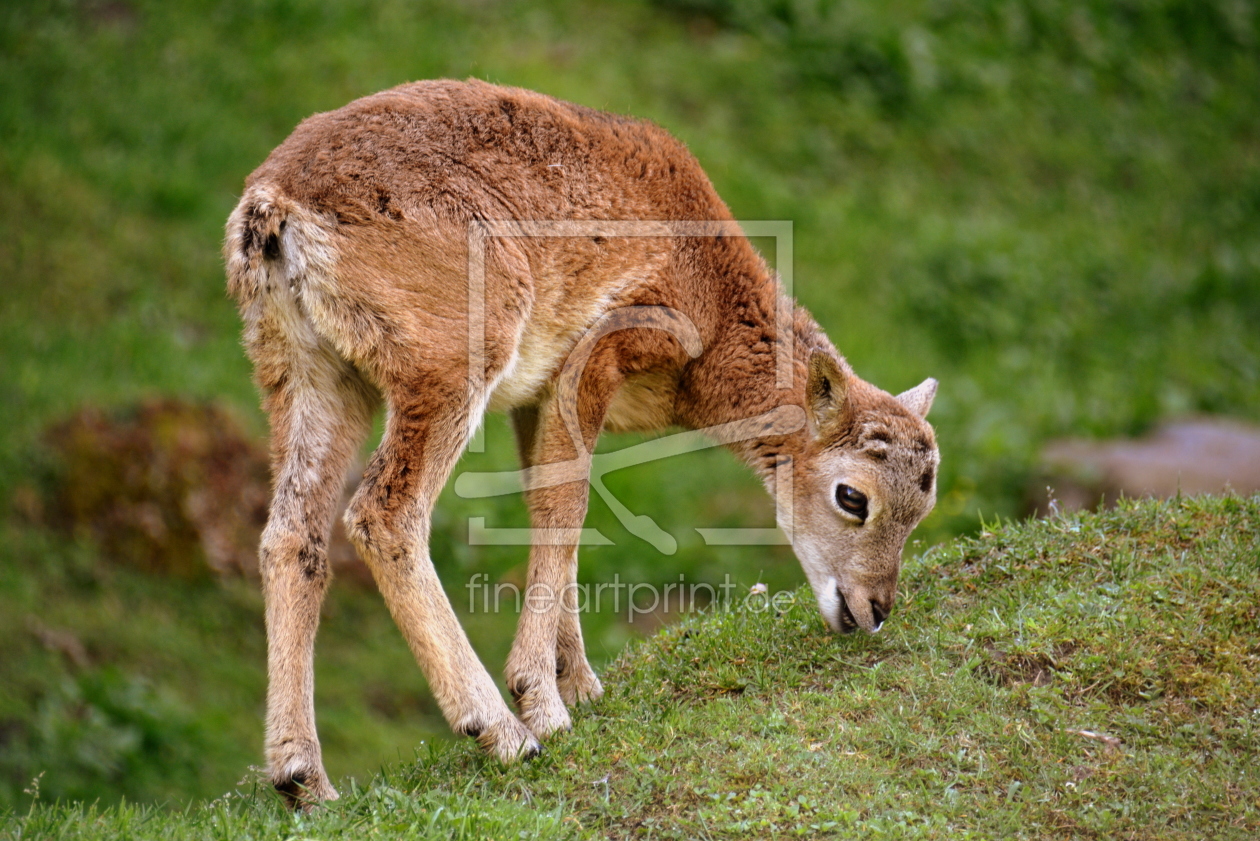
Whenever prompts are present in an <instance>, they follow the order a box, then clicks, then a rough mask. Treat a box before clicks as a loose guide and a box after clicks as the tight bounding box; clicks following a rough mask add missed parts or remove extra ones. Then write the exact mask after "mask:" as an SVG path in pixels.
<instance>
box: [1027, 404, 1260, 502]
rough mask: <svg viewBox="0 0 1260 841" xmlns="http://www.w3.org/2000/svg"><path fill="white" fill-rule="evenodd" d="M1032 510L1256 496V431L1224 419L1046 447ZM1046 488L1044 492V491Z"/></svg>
mask: <svg viewBox="0 0 1260 841" xmlns="http://www.w3.org/2000/svg"><path fill="white" fill-rule="evenodd" d="M1042 465H1043V473H1042V475H1041V476H1040V478H1039V479H1038V481H1037V483H1036V484H1037V487H1036V489H1035V490H1034V492H1033V493H1032V494H1031V502H1032V505H1031V506H1030V507H1032V508H1033V509H1034V510H1036V512H1037V513H1039V514H1046V513H1049V512H1050V511H1051V510H1052V509H1051V504H1050V503H1051V499H1052V498H1053V500H1054V502H1055V504H1056V505H1057V507H1058V509H1060V510H1076V509H1081V508H1093V507H1095V506H1096V505H1098V504H1099V503H1114V502H1115V501H1116V499H1118V498H1119V497H1120V496H1121V495H1124V496H1126V497H1142V496H1155V497H1171V496H1175V495H1176V494H1177V493H1183V494H1202V493H1221V492H1223V491H1227V490H1233V491H1235V492H1237V493H1240V494H1253V493H1257V492H1260V427H1256V426H1252V425H1249V424H1245V423H1242V422H1240V421H1235V420H1228V419H1224V418H1195V419H1190V420H1183V421H1177V422H1173V423H1169V424H1166V425H1164V426H1162V427H1160V428H1159V429H1157V430H1155V431H1154V432H1153V433H1151V434H1150V435H1148V436H1146V437H1144V438H1139V439H1135V440H1125V441H1085V440H1079V439H1064V440H1059V441H1053V442H1051V443H1050V444H1049V445H1047V447H1046V449H1045V451H1044V452H1043V455H1042ZM1047 488H1048V490H1047Z"/></svg>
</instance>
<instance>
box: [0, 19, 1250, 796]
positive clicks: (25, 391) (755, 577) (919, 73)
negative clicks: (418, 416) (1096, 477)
mask: <svg viewBox="0 0 1260 841" xmlns="http://www.w3.org/2000/svg"><path fill="white" fill-rule="evenodd" d="M439 76H451V77H466V76H476V77H479V78H482V79H487V80H490V81H494V82H499V83H504V84H511V85H518V86H522V87H529V88H534V89H537V90H541V91H544V92H546V93H549V94H552V95H554V96H557V97H561V98H564V99H569V100H572V101H576V102H579V103H582V104H585V105H589V106H593V107H596V108H602V109H607V110H612V111H617V112H622V113H628V114H633V115H636V116H639V117H645V118H649V119H652V120H654V121H656V122H658V123H660V124H661V125H663V126H664V127H666V128H667V129H669V130H670V131H672V132H673V133H675V134H676V135H677V136H679V137H680V138H682V139H683V140H684V141H685V142H686V143H687V144H688V145H689V146H690V148H691V149H692V151H693V152H694V153H695V154H696V156H697V157H698V158H699V160H700V162H701V163H702V164H703V165H704V167H705V168H706V170H707V171H708V173H709V175H710V177H711V178H712V179H713V181H714V183H715V185H716V186H717V189H718V191H719V193H721V194H722V196H723V197H724V198H725V199H726V200H727V202H728V203H729V204H730V206H731V208H732V210H733V212H734V213H735V215H736V217H738V218H741V219H787V220H791V221H792V222H793V223H794V234H795V236H794V249H795V253H794V258H795V259H794V264H793V269H794V276H795V293H796V295H797V297H798V298H799V299H800V300H801V302H802V303H804V304H805V305H806V306H808V307H809V308H810V309H811V310H812V311H813V312H814V314H815V315H816V317H817V318H818V320H819V322H820V323H821V324H822V325H823V326H824V328H825V329H826V330H827V331H828V333H829V334H830V336H831V337H832V339H833V340H834V341H835V343H836V345H837V346H838V347H839V348H840V350H841V351H842V352H843V353H844V354H846V355H847V357H848V358H849V360H850V361H851V362H852V363H853V365H854V366H855V368H856V369H857V371H858V372H859V373H860V374H861V375H863V376H864V377H865V378H867V379H869V380H871V381H873V382H875V383H876V384H878V385H881V386H883V387H884V388H886V389H888V390H890V391H893V392H896V391H899V390H901V389H904V388H908V387H910V386H913V385H915V384H916V383H918V382H919V381H921V380H922V379H923V378H924V377H925V376H929V375H931V376H935V377H937V378H938V379H939V380H940V382H941V391H940V394H939V396H938V398H937V402H936V405H935V407H934V409H933V412H932V417H931V420H932V421H933V423H934V424H935V425H936V427H937V430H938V436H939V439H940V442H941V451H942V459H943V464H942V473H941V482H940V499H939V504H938V507H937V511H936V512H935V513H934V514H933V515H932V517H931V518H930V519H929V520H928V521H927V522H926V523H925V524H924V525H923V526H922V527H921V529H920V530H919V532H917V533H916V535H915V539H916V540H917V541H919V542H918V543H916V544H915V545H913V546H912V547H911V549H910V551H914V552H917V551H919V550H921V549H922V548H923V547H924V546H925V545H927V544H929V543H932V542H937V541H940V540H943V539H946V538H948V537H949V536H951V535H954V534H958V533H961V532H965V531H968V530H974V529H976V528H977V527H978V526H979V523H980V517H981V516H984V517H987V518H989V519H992V518H994V517H1013V516H1020V515H1021V514H1022V512H1023V510H1024V504H1025V499H1026V495H1027V493H1028V491H1029V483H1030V481H1031V480H1032V477H1033V475H1034V470H1035V465H1036V460H1037V452H1038V447H1039V445H1040V444H1041V443H1042V442H1044V441H1045V440H1047V439H1049V438H1051V437H1054V436H1059V435H1064V434H1075V435H1090V436H1108V435H1118V434H1130V433H1136V432H1140V431H1142V430H1144V429H1146V428H1148V427H1149V426H1151V425H1152V424H1154V423H1156V422H1157V421H1159V420H1160V419H1163V418H1166V417H1170V416H1176V415H1184V414H1189V413H1200V412H1209V413H1220V414H1229V415H1233V416H1237V417H1242V418H1250V419H1253V420H1256V419H1260V329H1258V328H1260V96H1258V92H1260V12H1258V10H1257V4H1256V3H1254V2H1249V0H889V2H883V3H874V2H870V3H859V2H790V0H780V2H773V0H750V2H739V3H737V2H721V0H661V1H660V2H656V3H651V2H638V1H637V0H613V1H612V2H595V0H589V2H579V1H578V0H573V1H572V2H565V1H564V0H556V2H529V3H527V2H494V0H479V2H473V3H457V2H449V3H442V2H414V0H406V1H404V0H376V2H362V1H361V0H344V1H343V2H331V0H328V1H327V2H319V1H318V0H253V1H252V2H246V1H245V0H239V1H238V2H196V0H193V1H192V2H181V3H162V2H156V0H134V2H122V0H113V1H111V2H89V1H88V0H57V2H52V1H51V0H44V1H43V2H40V1H38V0H27V2H20V3H8V4H5V5H4V7H3V9H0V278H2V279H3V281H2V282H3V290H4V294H3V296H0V371H2V372H3V373H2V374H0V498H3V499H4V500H5V501H6V514H5V516H4V518H3V520H2V521H0V639H3V640H4V645H3V650H2V653H0V688H2V691H0V805H5V804H7V805H8V806H17V805H18V804H20V803H23V802H26V801H28V800H29V795H26V794H23V790H24V789H27V788H30V787H31V782H32V779H33V778H34V777H36V775H38V774H40V773H41V772H42V773H43V776H42V778H41V779H40V783H39V786H40V791H41V795H40V796H41V797H42V798H44V799H53V798H56V797H75V798H89V799H96V798H100V799H102V800H104V801H110V800H115V799H117V798H119V797H123V796H125V797H128V798H132V799H141V800H161V801H168V802H180V801H183V800H186V799H189V798H192V797H208V796H215V795H217V794H220V793H222V792H223V791H225V790H227V789H228V788H230V787H231V786H232V785H233V784H234V783H236V782H237V781H238V780H239V779H241V778H242V777H248V775H249V774H250V772H249V771H248V766H250V765H251V764H260V763H261V756H260V753H261V738H262V737H261V713H262V698H263V691H264V673H263V664H264V640H263V634H262V610H261V599H260V597H259V595H258V593H257V587H256V584H254V583H253V582H251V581H249V580H247V579H226V580H215V579H213V578H207V579H200V580H198V579H185V578H172V577H167V576H154V575H151V574H145V573H142V572H139V571H137V570H135V569H134V568H132V567H129V566H128V565H127V564H126V563H124V562H123V561H125V560H126V559H124V558H117V557H111V556H110V554H109V553H107V552H104V551H102V550H101V548H100V547H99V546H97V545H96V544H94V543H93V542H92V541H91V540H90V539H87V538H85V537H84V536H82V535H81V534H80V535H78V536H74V535H67V534H65V533H63V532H60V531H57V530H56V529H54V528H52V527H51V526H49V525H48V524H47V523H46V522H44V521H42V520H41V518H40V517H39V516H38V511H37V509H38V508H39V503H38V500H39V499H40V498H41V495H42V494H45V493H46V492H47V488H46V486H47V484H48V483H49V482H51V481H52V479H51V478H50V476H52V475H53V473H54V472H55V471H54V470H53V469H52V468H50V467H49V456H48V454H47V452H46V449H47V448H46V445H45V443H44V442H45V441H46V437H45V432H44V430H45V429H47V428H48V427H49V425H50V424H54V423H56V422H57V421H59V420H61V419H62V418H64V417H66V416H67V415H69V414H70V413H72V412H74V411H76V410H77V409H79V408H80V407H82V406H84V405H95V406H101V407H105V408H107V409H109V408H122V407H128V406H132V405H134V404H135V403H136V402H137V401H138V400H140V399H143V398H147V397H152V396H154V395H173V396H180V397H184V398H189V399H212V400H215V401H218V402H220V403H221V404H224V405H225V406H227V407H228V408H229V409H230V410H232V411H233V412H234V413H235V414H236V415H237V416H239V417H240V418H241V419H242V422H243V423H244V424H245V426H246V428H247V429H249V430H250V432H251V434H252V435H253V436H254V437H255V438H256V439H257V440H259V441H261V440H262V439H263V437H264V435H265V425H264V423H263V419H262V416H261V414H260V412H259V411H258V409H257V396H256V394H255V392H254V390H253V387H252V385H251V383H250V373H249V366H248V364H247V362H246V360H245V358H244V355H243V353H242V351H241V349H240V346H239V343H238V322H237V317H236V313H235V311H234V309H233V307H232V305H231V304H230V302H229V301H228V300H227V298H226V296H225V294H224V291H223V279H222V266H221V263H220V257H219V243H220V240H221V236H222V226H223V222H224V220H225V219H226V216H227V214H228V212H229V211H230V210H231V208H232V207H233V205H234V203H235V199H236V197H237V195H238V194H239V191H240V189H241V186H242V183H243V179H244V177H245V176H246V175H247V174H248V173H249V172H250V171H251V170H252V169H253V168H254V167H255V166H256V165H257V164H258V163H260V162H261V161H262V159H263V158H264V157H265V156H266V155H267V153H268V152H269V151H270V150H271V148H272V147H274V146H275V145H276V144H278V143H279V142H280V141H281V140H283V139H284V137H285V136H286V135H287V134H288V133H289V131H290V130H291V129H292V128H293V126H294V125H295V124H296V123H297V122H298V121H299V120H301V119H302V118H303V117H305V116H307V115H309V114H311V113H313V112H316V111H322V110H328V109H332V108H336V107H338V106H340V105H342V104H344V103H346V102H347V101H349V100H351V99H353V98H355V97H358V96H362V95H365V94H368V93H371V92H373V91H376V90H379V89H382V88H385V87H389V86H392V85H395V84H398V83H401V82H404V81H408V80H413V79H421V78H430V77H439ZM486 440H487V451H486V453H484V454H479V455H475V456H468V457H466V458H465V460H464V461H463V462H462V463H461V466H460V468H459V470H466V469H495V470H502V469H510V468H512V467H513V466H514V464H515V459H514V456H513V454H512V445H511V435H510V432H509V430H508V427H507V424H506V423H505V421H504V420H503V419H502V418H498V417H492V418H490V419H489V421H488V423H487V432H486ZM634 440H635V439H633V438H629V437H621V438H616V439H609V440H605V442H604V444H603V447H604V449H613V448H618V447H621V446H626V445H627V444H629V443H633V441H634ZM609 486H610V488H611V489H612V490H613V491H614V492H615V493H616V494H617V496H618V498H619V499H621V500H622V501H623V502H624V503H626V504H627V505H628V506H629V507H630V508H631V509H632V510H633V511H634V512H635V513H641V514H648V515H650V516H652V517H653V518H654V519H655V520H656V521H657V522H658V523H659V524H660V525H661V526H662V527H663V528H665V529H666V530H668V531H670V532H671V533H672V534H673V535H674V536H675V537H676V538H677V540H678V542H679V549H678V552H677V553H676V554H675V555H673V556H663V555H661V554H660V553H659V552H657V551H656V550H655V549H653V548H652V547H651V546H649V545H648V544H647V543H644V542H643V541H641V540H639V539H637V538H635V537H633V536H631V535H629V534H628V533H627V532H626V531H625V530H624V529H623V528H622V527H621V526H620V525H619V524H618V523H617V521H616V519H615V518H614V517H613V516H612V515H611V513H610V512H609V511H608V510H607V508H606V507H605V506H604V505H603V503H602V502H600V501H598V500H595V499H593V502H592V511H591V516H590V519H589V521H588V524H589V525H592V526H595V527H597V528H599V529H600V530H601V531H603V532H604V533H605V534H606V535H608V536H610V537H611V538H612V539H613V540H614V542H615V544H616V545H614V546H609V547H601V548H592V549H589V550H586V551H584V552H583V561H582V573H581V574H582V578H583V580H586V581H608V580H611V578H612V576H613V574H614V573H617V574H619V575H620V576H621V579H622V580H639V581H645V582H651V583H664V582H670V581H676V580H677V577H678V575H679V574H684V575H686V576H687V579H688V580H689V581H713V582H720V581H721V580H722V576H723V575H725V574H727V573H729V574H730V575H731V577H732V579H733V580H734V581H736V582H738V583H739V584H741V585H742V586H745V587H746V586H748V585H751V584H752V583H754V582H757V581H762V582H765V583H767V584H769V585H770V587H771V589H772V590H774V589H778V588H780V587H793V586H796V585H797V584H798V583H799V582H801V581H803V576H802V574H801V573H800V570H799V568H798V566H797V564H796V562H795V561H794V560H793V559H792V557H791V554H790V552H789V551H788V550H786V549H785V548H783V547H762V548H757V547H751V548H716V547H708V546H705V545H704V542H703V541H702V540H701V539H700V537H699V535H698V534H697V533H696V532H695V530H694V527H695V526H702V527H704V526H769V525H771V523H772V520H773V513H772V507H771V502H770V500H769V499H768V498H767V497H766V496H765V494H764V493H763V492H762V491H761V489H760V487H759V486H758V485H757V483H756V482H755V481H754V480H753V479H752V477H751V476H750V475H749V474H748V473H747V471H745V470H744V469H743V468H742V467H740V466H739V465H738V464H736V463H735V461H734V460H733V459H732V458H730V457H729V456H728V455H727V454H725V453H724V452H720V451H707V452H702V453H697V454H694V455H691V456H687V457H680V458H676V459H671V460H669V461H666V462H659V463H653V464H649V465H643V466H640V467H636V468H632V469H628V470H625V471H621V472H619V473H618V474H616V475H613V476H611V477H609ZM32 500H35V501H34V502H32ZM32 509H36V510H35V513H32ZM470 516H471V517H485V518H486V523H487V525H490V526H523V525H525V524H526V517H525V513H524V508H523V505H522V504H521V501H520V499H519V498H518V497H504V498H497V499H491V500H462V499H459V498H458V497H456V496H455V495H454V494H453V493H452V492H450V489H449V488H448V491H447V493H446V494H445V495H444V497H443V499H442V501H441V503H440V507H439V515H438V518H437V520H436V527H435V537H434V555H435V561H436V563H437V564H438V567H439V571H440V572H441V574H442V576H443V578H444V580H445V581H446V583H447V586H448V591H449V592H450V593H451V596H452V600H453V601H454V602H455V604H456V607H457V608H458V609H460V610H461V611H465V610H466V608H467V598H466V595H465V591H464V590H463V587H464V584H465V583H466V582H467V580H468V578H469V576H471V575H473V574H475V573H477V572H481V573H485V574H487V575H488V576H489V577H490V579H491V580H493V581H500V580H509V581H510V580H519V579H520V578H521V577H522V576H523V566H522V565H523V563H524V560H525V551H524V549H523V548H520V547H480V546H475V547H470V546H469V545H468V541H467V530H468V518H469V517H470ZM901 619H902V621H914V622H930V621H931V617H929V616H909V615H903V616H902V617H901ZM466 624H467V627H468V630H469V634H470V636H471V637H472V639H473V641H474V644H475V645H476V646H477V647H478V649H479V651H481V652H482V655H483V657H484V659H485V660H486V662H487V665H488V666H489V667H490V669H491V671H492V672H494V673H496V674H497V673H498V672H499V671H500V669H501V667H502V662H503V658H504V656H505V655H506V652H507V647H508V645H509V642H510V635H511V630H512V627H513V624H514V616H510V615H506V614H501V615H496V616H485V615H481V614H478V615H476V616H473V617H469V618H468V619H467V621H466ZM585 627H586V628H587V641H588V648H589V650H590V654H591V658H592V660H593V661H594V662H595V663H596V665H597V666H598V664H599V663H602V662H607V660H608V659H610V658H611V657H613V656H615V655H616V653H617V651H618V650H619V649H620V648H621V646H622V645H624V643H625V642H626V641H627V640H628V639H630V638H631V637H632V636H633V635H634V634H636V633H639V632H640V631H641V630H643V629H645V628H646V629H650V628H652V627H654V625H653V624H652V623H650V622H645V621H644V620H643V619H642V618H641V619H640V620H639V622H638V623H637V624H635V625H633V626H631V625H630V624H628V623H627V622H626V621H625V614H624V612H623V613H622V615H620V616H612V615H609V614H601V615H597V616H587V617H586V619H585ZM317 683H318V700H317V709H318V710H319V716H320V727H321V736H322V738H323V742H324V749H325V761H326V763H327V765H328V768H329V771H330V773H331V774H332V775H333V776H334V777H340V776H342V775H347V774H354V775H357V776H359V777H361V778H362V777H363V776H365V775H367V774H369V773H371V772H372V771H373V770H374V769H375V768H376V767H378V766H379V765H380V764H381V763H382V762H385V761H389V760H393V759H397V758H399V757H404V758H409V757H411V756H412V755H413V750H414V749H415V748H416V746H417V745H419V744H420V742H421V741H422V740H427V739H434V738H439V739H442V738H449V736H448V734H447V731H446V728H445V725H444V724H443V723H442V721H441V719H440V716H439V715H438V713H437V709H436V706H435V705H434V703H433V701H432V699H431V698H430V696H429V695H428V693H427V691H426V690H425V688H424V682H423V679H422V678H421V676H420V673H419V670H418V669H417V668H415V667H414V665H413V664H412V661H411V657H410V655H409V654H408V653H407V651H406V649H405V647H404V645H403V644H402V641H401V639H400V637H399V635H398V633H397V631H396V630H395V629H394V627H393V625H392V623H391V622H390V620H389V617H388V615H387V614H386V612H385V609H384V606H383V605H382V604H381V602H380V599H379V597H378V596H377V595H376V594H375V593H374V592H373V591H372V590H371V589H367V588H363V587H361V586H357V585H354V584H353V582H348V581H342V582H338V583H335V584H334V588H333V593H332V596H331V597H330V599H329V602H328V606H327V608H326V610H325V620H324V624H323V626H322V629H321V636H320V641H319V653H318V657H317Z"/></svg>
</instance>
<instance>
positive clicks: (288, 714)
mask: <svg viewBox="0 0 1260 841" xmlns="http://www.w3.org/2000/svg"><path fill="white" fill-rule="evenodd" d="M285 356H286V357H287V358H286V359H285V360H284V362H283V363H281V368H280V370H283V372H284V373H283V376H280V377H276V378H275V379H274V380H273V382H272V386H273V387H272V388H270V389H269V392H270V393H269V394H268V396H267V399H266V408H267V411H268V414H269V416H270V421H271V449H272V474H273V482H274V486H275V490H274V494H273V497H272V502H271V512H270V515H269V516H268V519H267V526H266V529H265V530H264V531H263V535H262V541H261V545H260V549H259V571H260V573H261V576H262V586H263V597H264V602H265V606H266V624H267V724H266V732H267V736H266V751H267V774H268V777H269V778H270V780H271V783H272V785H274V786H275V787H276V789H277V790H278V791H280V792H281V793H282V794H283V795H284V796H285V797H286V799H287V800H288V802H289V805H291V806H302V807H309V806H311V805H313V804H315V803H317V802H319V801H322V800H335V799H336V798H337V792H336V790H335V789H334V788H333V787H332V784H331V783H329V781H328V776H327V774H326V773H325V771H324V765H323V759H322V756H321V754H320V746H319V737H318V736H317V735H316V731H315V673H314V650H315V632H316V628H317V626H318V625H319V610H320V605H321V604H322V602H323V599H324V593H325V591H326V590H327V588H328V579H329V570H328V558H327V545H328V537H329V531H330V528H331V525H332V517H333V514H334V513H335V510H336V505H337V503H338V501H339V499H340V496H341V490H342V485H343V483H344V482H345V476H346V471H347V469H348V468H349V465H350V462H351V459H352V458H353V457H354V455H355V453H356V452H357V450H358V448H359V446H360V445H361V444H362V442H363V439H364V438H365V437H366V435H367V432H368V429H369V426H370V422H371V416H372V412H373V409H374V407H375V395H374V394H373V393H372V391H371V389H370V388H368V387H367V386H366V385H365V384H364V383H363V382H362V381H361V380H359V378H358V376H357V374H355V372H354V371H353V370H352V369H350V368H349V366H346V365H345V364H344V363H341V362H340V361H338V360H333V359H331V358H330V357H328V356H326V355H323V354H320V353H318V352H308V353H305V354H303V353H302V352H301V351H299V350H297V349H296V348H293V347H288V348H286V354H285ZM272 370H273V371H274V370H276V369H272ZM260 371H264V372H265V371H267V368H266V367H265V366H264V367H263V368H260ZM264 377H266V374H265V373H264ZM264 386H266V383H265V382H264Z"/></svg>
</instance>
